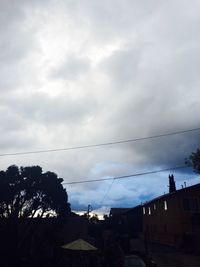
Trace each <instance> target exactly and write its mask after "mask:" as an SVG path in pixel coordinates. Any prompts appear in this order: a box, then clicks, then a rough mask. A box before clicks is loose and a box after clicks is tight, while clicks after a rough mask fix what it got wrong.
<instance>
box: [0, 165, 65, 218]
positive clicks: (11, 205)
mask: <svg viewBox="0 0 200 267" xmlns="http://www.w3.org/2000/svg"><path fill="white" fill-rule="evenodd" d="M62 181H63V179H62V178H58V176H57V175H56V174H55V173H53V172H45V173H43V171H42V168H41V167H40V166H31V167H20V168H19V167H17V166H15V165H12V166H10V167H8V168H7V170H6V171H0V218H14V219H15V218H27V217H34V216H38V217H44V216H49V215H50V214H52V215H54V216H64V215H67V213H69V212H70V205H69V203H68V196H67V192H66V190H65V189H64V188H63V186H62Z"/></svg>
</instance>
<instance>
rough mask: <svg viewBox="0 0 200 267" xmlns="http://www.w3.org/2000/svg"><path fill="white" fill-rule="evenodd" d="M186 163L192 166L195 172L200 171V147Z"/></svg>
mask: <svg viewBox="0 0 200 267" xmlns="http://www.w3.org/2000/svg"><path fill="white" fill-rule="evenodd" d="M186 164H187V165H188V166H192V167H193V170H194V171H195V172H197V173H200V149H199V148H197V150H196V151H195V152H192V154H191V155H190V156H189V158H188V159H186Z"/></svg>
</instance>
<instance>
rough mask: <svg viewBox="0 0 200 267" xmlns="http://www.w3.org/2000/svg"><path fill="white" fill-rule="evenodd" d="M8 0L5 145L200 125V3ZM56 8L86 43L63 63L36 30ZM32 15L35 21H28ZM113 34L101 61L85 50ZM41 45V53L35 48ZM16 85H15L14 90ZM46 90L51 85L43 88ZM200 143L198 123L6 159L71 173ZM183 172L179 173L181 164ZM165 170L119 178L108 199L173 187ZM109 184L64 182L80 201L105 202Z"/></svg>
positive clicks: (106, 171)
mask: <svg viewBox="0 0 200 267" xmlns="http://www.w3.org/2000/svg"><path fill="white" fill-rule="evenodd" d="M8 2H9V1H8ZM8 2H6V1H4V2H2V3H1V7H2V8H3V9H4V11H5V13H2V15H3V16H2V17H1V19H2V23H3V24H5V25H6V26H5V29H4V28H3V27H1V28H0V32H1V36H2V39H1V41H0V47H1V53H0V58H1V64H0V90H1V99H0V116H1V125H0V133H1V142H0V147H1V149H2V151H3V152H12V151H14V150H17V151H22V150H27V151H28V150H37V149H41V150H42V149H51V148H52V149H53V148H58V147H60V148H62V147H69V146H79V145H80V146H81V145H87V144H97V143H104V142H109V141H111V142H112V141H117V140H124V139H132V138H139V137H145V136H151V135H157V134H162V133H166V132H174V131H177V130H184V129H190V128H195V127H198V126H199V123H200V120H199V118H198V114H199V101H198V100H199V89H198V88H199V77H198V76H199V75H198V70H199V67H200V58H199V55H200V50H199V36H198V34H197V32H198V29H197V25H198V23H197V22H198V21H199V16H198V14H197V13H198V12H197V11H196V10H197V6H198V3H197V2H194V3H193V4H191V3H189V4H187V2H186V1H184V3H183V4H182V11H183V12H180V9H179V7H180V4H179V2H178V1H175V3H174V1H173V8H172V2H167V3H159V4H158V3H156V2H155V1H148V4H146V1H140V3H138V1H123V2H122V1H111V2H108V1H107V2H105V1H101V2H98V1H92V2H90V1H84V2H82V1H77V2H74V1H65V2H64V1H58V3H57V2H54V1H50V2H49V3H51V4H52V6H50V7H48V6H47V2H48V1H47V2H46V1H44V2H45V4H43V3H42V4H41V3H40V2H39V1H37V3H36V1H33V2H32V1H29V4H27V1H25V2H26V4H25V2H24V1H21V2H20V4H16V6H14V8H15V12H14V9H13V7H11V6H10V3H11V2H9V4H7V3H8ZM12 2H13V1H12ZM188 5H189V6H190V9H189V8H188ZM63 7H66V9H63ZM6 10H8V13H6ZM52 10H55V16H54V19H55V21H56V19H58V20H61V21H60V24H59V25H65V24H69V25H70V27H71V29H72V31H73V29H74V30H77V29H79V30H80V32H82V33H84V34H83V35H81V36H84V38H85V39H84V41H83V43H82V40H80V47H79V48H78V49H77V50H79V49H80V50H79V51H77V54H76V53H75V52H74V51H73V53H71V52H70V51H71V50H70V51H68V50H67V48H66V50H65V51H64V50H62V51H64V54H63V55H65V56H64V59H63V61H62V62H59V60H57V61H56V63H55V62H49V61H48V60H47V61H45V60H44V58H45V57H44V58H43V57H42V56H43V54H42V53H41V51H40V49H41V47H40V45H41V43H40V41H41V40H39V37H41V35H38V32H40V23H41V27H42V26H43V24H42V23H44V22H43V18H44V17H43V12H44V11H45V19H44V21H45V23H48V18H49V12H50V13H51V14H52ZM193 11H194V12H193ZM59 12H60V13H62V16H59V14H60V13H59ZM63 13H65V16H64V15H63ZM6 14H7V15H6ZM37 14H39V17H40V19H37V18H38V15H37ZM28 15H30V16H32V17H30V20H29V17H28ZM175 15H176V16H175ZM50 17H51V16H50ZM51 18H52V17H51ZM34 19H36V20H35V21H34ZM41 21H42V22H41ZM28 22H30V23H33V27H32V26H30V25H25V23H28ZM26 26H30V28H29V27H26ZM47 26H48V25H47ZM60 27H61V26H60ZM48 30H49V31H50V34H51V29H50V28H48V27H47V31H48ZM61 30H66V28H63V29H62V27H61ZM61 32H62V31H61ZM64 32H65V31H64ZM53 33H55V32H53ZM70 33H71V31H70ZM66 34H68V32H66ZM47 37H48V35H47ZM45 38H46V36H45ZM55 38H56V35H55ZM70 38H73V36H70ZM76 38H77V35H76ZM116 39H117V40H119V43H120V45H119V47H117V48H115V47H114V49H113V52H112V53H111V54H109V53H108V54H106V53H105V55H104V54H103V55H101V56H102V57H101V62H100V63H98V62H97V63H95V64H93V63H94V62H92V59H90V60H89V59H88V58H89V56H88V58H87V56H86V55H91V54H90V52H91V51H93V49H94V48H95V49H96V50H95V49H94V51H99V50H100V51H101V49H102V50H104V48H105V47H107V45H108V46H109V45H110V47H112V45H113V43H115V40H116ZM55 40H56V41H57V39H55ZM77 40H78V39H77ZM75 41H76V40H75ZM48 45H49V46H51V44H48ZM66 45H69V44H66ZM66 47H67V46H66ZM86 47H87V49H86ZM98 49H99V50H98ZM44 50H45V48H44ZM72 50H73V49H72ZM111 50H112V49H111ZM35 53H39V54H40V53H41V57H40V56H38V57H34V56H35ZM83 55H85V57H84V56H83ZM52 56H53V54H52ZM50 61H51V60H50ZM46 74H47V76H45V75H46ZM54 85H55V91H56V89H57V88H56V86H59V89H61V90H60V91H59V93H58V94H57V96H54V97H50V96H49V94H48V89H50V90H51V89H52V86H54ZM48 86H49V87H48ZM68 86H69V87H70V88H69V87H68ZM9 88H13V91H12V94H11V92H10V91H9V90H8V89H9ZM5 89H6V90H5ZM44 89H45V90H46V92H47V93H41V91H42V90H44ZM73 90H74V91H73ZM39 91H40V92H39ZM198 145H199V132H194V133H190V134H189V133H188V134H182V135H177V136H176V135H174V136H171V137H166V138H158V139H155V140H153V139H151V140H146V141H141V142H135V143H127V144H123V145H116V146H110V147H99V148H98V149H97V148H93V149H84V150H76V151H75V150H74V151H68V152H67V151H66V152H64V151H63V152H62V153H61V152H59V153H51V154H50V153H46V154H38V155H29V156H22V157H11V158H3V160H2V166H5V167H7V166H8V165H9V164H13V162H14V163H16V164H19V165H33V164H39V165H41V166H42V167H43V168H44V169H45V170H52V171H55V172H57V173H58V174H59V175H60V176H62V177H63V178H64V179H65V181H66V182H67V181H75V180H81V179H87V178H88V179H94V178H104V177H113V176H118V175H125V174H130V173H136V172H141V171H148V170H155V169H160V168H162V167H170V166H174V165H180V164H184V158H185V157H186V156H188V155H189V154H190V153H191V152H192V151H193V150H195V149H196V147H197V146H198ZM14 152H15V151H14ZM176 175H177V176H178V177H179V179H180V180H181V179H182V178H181V177H183V176H184V173H183V172H179V173H178V172H177V174H176ZM167 176H168V173H164V174H163V173H161V174H160V175H155V176H154V175H153V176H148V177H141V179H130V180H126V181H124V182H119V184H118V183H116V184H115V183H114V184H113V187H112V188H111V191H110V194H109V198H108V199H106V202H105V203H103V204H102V203H101V204H102V205H115V204H116V205H120V204H124V205H128V204H129V205H131V203H133V204H134V203H135V204H138V202H140V201H141V200H142V199H144V198H145V196H146V197H152V196H154V195H156V194H157V193H158V194H159V193H163V191H164V190H165V189H166V191H167V188H165V189H162V186H165V185H166V184H167ZM109 186H110V183H104V184H103V183H101V184H84V185H79V186H77V187H75V186H74V187H72V186H66V188H67V189H69V194H71V195H70V199H71V200H72V202H74V203H75V205H76V206H78V205H79V206H81V207H83V206H84V205H85V203H87V204H88V202H90V201H93V202H94V203H95V205H96V206H98V205H100V201H101V200H102V198H103V196H104V194H105V192H106V190H108V188H109ZM158 187H159V188H161V189H159V190H158ZM156 190H157V191H156ZM158 191H159V192H158ZM122 198H123V199H124V201H123V200H122ZM72 204H73V203H72Z"/></svg>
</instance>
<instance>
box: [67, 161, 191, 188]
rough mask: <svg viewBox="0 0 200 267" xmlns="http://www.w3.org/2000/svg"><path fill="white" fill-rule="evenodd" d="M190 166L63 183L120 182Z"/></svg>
mask: <svg viewBox="0 0 200 267" xmlns="http://www.w3.org/2000/svg"><path fill="white" fill-rule="evenodd" d="M189 167H190V166H185V165H183V166H176V167H171V168H166V169H159V170H155V171H148V172H139V173H133V174H129V175H123V176H116V177H108V178H102V179H93V180H82V181H75V182H65V183H63V185H64V184H66V185H70V184H71V185H72V184H84V183H93V182H102V181H108V180H113V181H114V180H119V179H126V178H130V177H136V176H143V175H147V174H153V173H159V172H165V171H172V170H178V169H184V168H189Z"/></svg>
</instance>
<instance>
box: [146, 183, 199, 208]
mask: <svg viewBox="0 0 200 267" xmlns="http://www.w3.org/2000/svg"><path fill="white" fill-rule="evenodd" d="M198 187H199V189H200V184H195V185H191V186H188V187H185V188H181V189H178V190H176V191H174V192H172V193H167V194H164V195H161V196H158V197H156V198H153V199H151V200H149V201H147V202H146V203H143V206H145V205H148V204H150V203H153V202H155V201H158V200H161V199H163V198H168V197H171V196H174V195H177V194H180V193H184V192H187V191H189V190H191V189H195V188H198Z"/></svg>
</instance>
